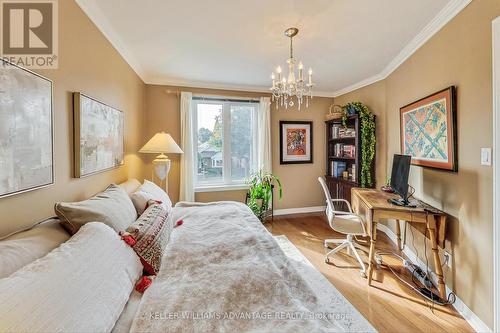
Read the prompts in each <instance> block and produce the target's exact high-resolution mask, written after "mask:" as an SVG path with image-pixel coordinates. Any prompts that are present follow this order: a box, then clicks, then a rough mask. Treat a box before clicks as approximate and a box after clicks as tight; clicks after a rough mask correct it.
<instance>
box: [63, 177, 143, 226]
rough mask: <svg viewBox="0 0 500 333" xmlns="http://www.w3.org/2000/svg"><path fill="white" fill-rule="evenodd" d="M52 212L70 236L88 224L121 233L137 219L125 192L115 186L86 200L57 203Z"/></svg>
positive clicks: (112, 185) (132, 205)
mask: <svg viewBox="0 0 500 333" xmlns="http://www.w3.org/2000/svg"><path fill="white" fill-rule="evenodd" d="M54 210H55V212H56V214H57V216H58V217H59V218H60V219H61V224H62V225H63V227H64V228H65V229H66V230H68V232H69V233H71V234H72V235H73V234H75V233H76V232H77V231H78V229H80V227H81V226H82V225H84V224H85V223H88V222H102V223H105V224H107V225H108V226H110V227H111V228H113V229H115V230H116V231H123V230H125V229H127V228H128V226H129V225H131V224H132V223H133V222H134V221H135V220H136V218H137V212H136V210H135V208H134V204H133V203H132V200H130V197H129V196H128V194H127V192H125V190H123V189H122V188H121V187H119V186H118V185H115V184H111V185H110V186H109V187H108V188H107V189H106V190H105V191H104V192H101V193H99V194H97V195H96V196H94V197H92V198H90V199H88V200H84V201H80V202H59V203H57V204H56V205H55V207H54Z"/></svg>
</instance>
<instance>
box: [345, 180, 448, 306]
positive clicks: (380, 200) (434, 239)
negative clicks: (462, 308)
mask: <svg viewBox="0 0 500 333" xmlns="http://www.w3.org/2000/svg"><path fill="white" fill-rule="evenodd" d="M392 198H398V196H397V195H395V194H390V193H386V192H383V191H380V190H376V189H362V188H353V189H352V192H351V204H352V209H353V211H354V212H355V213H356V214H358V215H361V216H362V217H363V218H364V220H365V221H366V223H367V226H368V228H367V229H368V233H369V235H370V239H371V240H370V254H369V260H368V261H369V262H368V264H369V266H368V284H369V285H371V282H372V275H373V264H374V256H375V246H376V242H377V223H378V222H380V221H381V220H387V219H394V220H397V223H396V234H397V237H398V247H399V248H401V230H400V226H399V222H400V221H406V222H407V223H410V224H411V225H413V226H414V227H415V228H416V229H417V230H419V231H421V232H423V233H424V234H425V235H426V236H427V237H428V238H429V239H430V241H431V244H432V253H433V257H434V264H435V266H436V267H435V269H436V275H437V277H438V289H439V296H440V297H441V298H442V299H446V287H445V285H444V278H443V269H442V267H441V260H440V259H439V254H438V245H439V246H440V247H441V248H444V240H445V231H446V215H445V213H444V212H442V211H440V210H438V209H436V208H434V207H432V206H429V205H427V204H425V203H423V202H421V201H418V200H417V201H418V204H417V207H416V208H409V207H401V206H396V205H393V204H390V203H389V202H387V199H392ZM426 231H428V232H426Z"/></svg>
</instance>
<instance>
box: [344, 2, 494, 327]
mask: <svg viewBox="0 0 500 333" xmlns="http://www.w3.org/2000/svg"><path fill="white" fill-rule="evenodd" d="M498 15H500V1H496V0H481V1H473V2H472V3H471V4H470V5H469V6H468V7H467V8H466V9H465V10H464V11H462V12H461V13H460V14H459V15H458V16H457V17H455V18H454V19H453V20H452V21H451V22H450V23H448V24H447V25H446V26H445V27H444V28H443V29H442V30H441V31H440V32H438V33H437V34H436V35H435V36H434V37H433V38H431V39H430V40H429V41H428V42H427V43H426V44H425V45H424V46H423V47H421V48H420V49H419V50H418V51H417V52H415V54H413V55H412V56H411V57H410V58H409V59H408V60H407V61H406V62H405V63H403V64H402V65H401V66H400V67H399V68H398V69H397V70H396V71H395V72H394V73H392V74H391V75H390V76H389V77H388V78H387V79H386V80H385V81H384V83H382V84H385V91H384V89H382V91H380V92H379V93H378V94H379V97H378V99H377V98H375V97H374V96H373V90H374V89H375V88H372V87H365V88H363V89H360V90H358V91H356V92H353V93H350V94H348V95H344V96H342V97H340V98H336V101H340V100H341V101H349V100H360V101H362V102H366V103H367V104H370V103H374V102H373V101H374V100H376V101H377V102H376V103H378V102H380V101H383V100H385V128H386V130H387V133H386V142H387V145H386V146H387V148H386V149H387V152H386V162H385V163H386V166H387V167H386V169H387V172H389V171H390V170H389V169H390V167H391V164H392V156H393V154H395V153H399V152H400V146H399V144H400V139H399V108H400V107H402V106H404V105H406V104H408V103H410V102H412V101H414V100H417V99H420V98H421V97H424V96H427V95H429V94H431V93H433V92H436V91H438V90H441V89H443V88H446V87H448V86H450V85H456V86H457V90H458V160H459V171H458V173H452V172H445V171H438V170H432V169H427V168H421V167H412V168H411V175H410V184H411V185H413V186H414V187H415V188H416V194H415V195H416V196H417V197H418V198H421V199H423V200H424V201H427V202H429V203H431V204H433V205H435V206H436V207H438V208H441V209H443V210H444V211H446V212H447V213H448V214H449V215H450V219H449V221H450V222H451V223H450V224H449V229H448V234H447V235H448V241H447V244H446V248H447V249H448V251H450V252H451V253H452V255H453V267H454V268H453V269H452V270H450V269H448V268H446V271H445V275H446V279H447V284H448V286H450V287H451V288H452V289H453V290H455V291H456V293H457V295H458V296H459V297H460V298H461V299H462V300H463V301H464V302H465V303H466V304H467V306H468V307H469V308H471V310H472V311H473V312H474V313H476V314H477V315H478V316H479V317H480V318H481V319H482V320H483V321H484V322H485V323H486V324H487V325H489V326H490V327H493V296H492V295H493V271H492V264H493V262H492V250H493V245H492V237H491V235H492V205H493V202H492V192H493V188H492V168H491V167H485V166H481V165H480V148H481V147H491V146H492V142H493V141H492V84H491V82H492V77H491V75H492V61H491V21H492V20H493V19H494V18H495V17H497V16H498ZM380 84H381V83H377V84H376V85H380ZM380 152H381V151H380V150H379V151H377V153H379V154H380ZM390 225H391V226H393V223H390ZM416 235H418V236H416V242H415V246H414V247H415V248H416V249H417V250H418V253H420V254H421V255H420V257H422V259H423V255H422V254H423V252H424V248H423V241H422V237H423V236H421V235H420V234H416ZM408 239H411V235H408ZM408 243H409V245H410V246H411V241H410V240H409V241H408ZM429 248H430V246H429V244H427V249H428V250H429ZM427 254H428V256H429V258H430V257H431V253H430V251H428V253H427Z"/></svg>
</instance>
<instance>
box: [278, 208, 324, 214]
mask: <svg viewBox="0 0 500 333" xmlns="http://www.w3.org/2000/svg"><path fill="white" fill-rule="evenodd" d="M325 209H326V206H314V207H302V208H285V209H276V210H274V215H275V216H279V215H289V214H303V213H316V212H324V211H325Z"/></svg>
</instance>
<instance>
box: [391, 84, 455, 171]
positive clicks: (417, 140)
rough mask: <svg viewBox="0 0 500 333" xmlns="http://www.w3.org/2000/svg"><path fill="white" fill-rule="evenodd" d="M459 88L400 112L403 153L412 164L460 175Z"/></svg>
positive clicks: (440, 93)
mask: <svg viewBox="0 0 500 333" xmlns="http://www.w3.org/2000/svg"><path fill="white" fill-rule="evenodd" d="M456 99H457V96H456V87H455V86H450V87H448V88H446V89H443V90H440V91H438V92H436V93H433V94H431V95H429V96H427V97H424V98H422V99H419V100H418V101H415V102H412V103H410V104H408V105H406V106H403V107H402V108H400V143H401V153H402V154H404V155H410V156H411V157H412V160H411V164H412V165H417V166H421V167H427V168H434V169H440V170H447V171H453V172H457V171H458V154H457V153H458V147H457V102H456Z"/></svg>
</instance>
